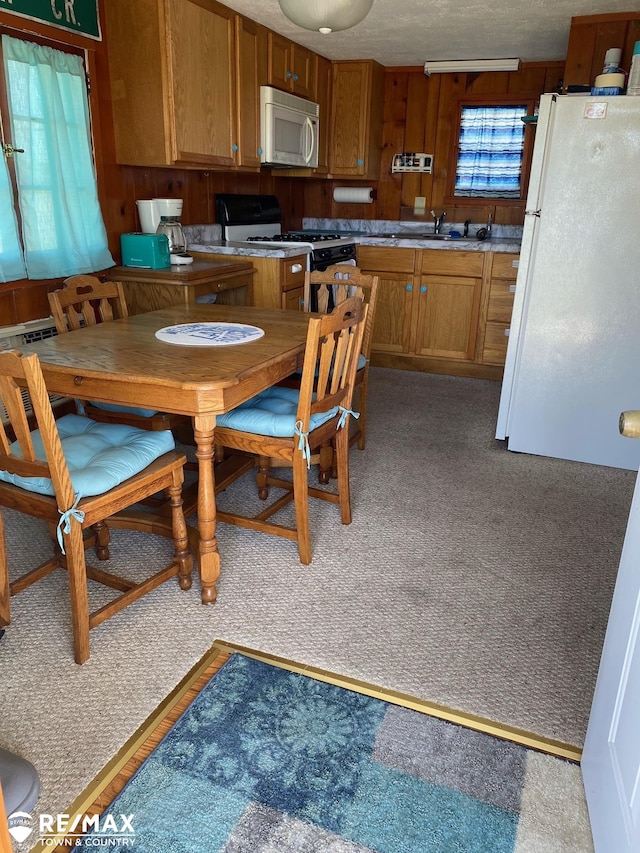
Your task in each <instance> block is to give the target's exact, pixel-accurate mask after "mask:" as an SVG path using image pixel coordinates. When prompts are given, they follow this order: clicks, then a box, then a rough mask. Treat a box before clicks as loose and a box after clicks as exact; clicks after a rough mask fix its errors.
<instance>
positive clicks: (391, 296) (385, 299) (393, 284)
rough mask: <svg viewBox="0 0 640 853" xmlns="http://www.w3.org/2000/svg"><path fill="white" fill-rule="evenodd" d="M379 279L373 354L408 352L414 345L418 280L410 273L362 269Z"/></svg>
mask: <svg viewBox="0 0 640 853" xmlns="http://www.w3.org/2000/svg"><path fill="white" fill-rule="evenodd" d="M362 272H363V273H368V274H370V275H371V274H374V275H377V276H378V301H377V304H376V316H375V320H374V324H373V340H372V344H371V350H372V352H392V353H406V352H409V351H410V344H411V316H412V312H413V308H412V306H413V304H414V278H413V276H412V275H407V274H406V273H396V272H378V271H375V270H364V269H363V270H362Z"/></svg>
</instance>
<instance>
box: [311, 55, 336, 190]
mask: <svg viewBox="0 0 640 853" xmlns="http://www.w3.org/2000/svg"><path fill="white" fill-rule="evenodd" d="M315 63H316V68H315V73H314V78H315V91H314V93H313V100H314V101H315V102H316V103H317V104H318V105H319V107H320V118H319V120H320V131H319V139H318V168H317V169H316V170H315V173H314V174H322V175H326V174H327V172H328V171H329V140H330V138H331V85H332V80H333V70H332V68H331V62H330V60H328V59H325V58H324V56H317V55H316V57H315Z"/></svg>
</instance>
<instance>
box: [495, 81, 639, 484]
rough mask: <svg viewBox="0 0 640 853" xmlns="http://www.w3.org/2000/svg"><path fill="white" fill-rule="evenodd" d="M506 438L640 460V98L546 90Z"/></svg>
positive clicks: (541, 450)
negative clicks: (625, 421)
mask: <svg viewBox="0 0 640 853" xmlns="http://www.w3.org/2000/svg"><path fill="white" fill-rule="evenodd" d="M526 132H527V133H535V134H536V138H535V142H534V150H533V159H532V164H531V177H530V183H529V192H528V196H527V206H526V213H525V221H524V228H523V235H522V237H523V239H522V249H521V254H520V264H519V268H518V276H517V281H516V292H515V297H514V307H513V316H512V321H511V328H510V333H509V343H508V347H507V358H506V363H505V371H504V380H503V385H502V393H501V397H500V406H499V411H498V423H497V429H496V438H498V439H506V440H507V442H508V445H507V446H508V448H509V450H513V451H519V452H521V453H533V454H537V455H541V456H550V457H555V458H559V459H572V460H576V461H579V462H590V463H593V464H597V465H608V466H611V467H614V468H627V469H631V470H637V469H638V467H639V465H640V441H633V440H631V439H629V438H625V437H623V436H621V435H620V434H619V431H618V419H619V416H620V413H621V412H622V411H624V410H625V409H638V408H640V97H632V96H617V97H598V96H588V97H584V96H582V97H581V96H571V95H564V96H562V95H543V96H542V98H541V100H540V112H539V116H538V123H537V127H536V129H535V130H533V129H528V130H527V131H526Z"/></svg>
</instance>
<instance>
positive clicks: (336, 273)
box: [259, 264, 378, 499]
mask: <svg viewBox="0 0 640 853" xmlns="http://www.w3.org/2000/svg"><path fill="white" fill-rule="evenodd" d="M350 296H357V297H358V298H360V299H363V300H364V301H365V302H366V303H367V305H368V311H367V321H366V324H365V329H364V334H363V336H362V351H361V354H360V358H359V359H358V369H357V371H356V382H355V388H356V392H357V396H356V403H355V404H354V406H355V410H356V411H357V412H358V414H359V418H358V419H355V418H353V419H352V429H351V431H350V436H349V446H352V445H353V444H355V443H356V442H357V444H358V447H359V449H360V450H364V447H365V444H366V440H367V396H368V393H369V359H370V356H371V341H372V336H373V323H374V317H375V310H376V302H377V299H378V276H377V275H365V274H363V273H362V272H360V270H359V269H358V267H353V266H347V265H346V264H345V265H341V264H337V265H334V266H331V267H328V268H327V269H326V270H325V271H324V272H319V271H316V272H307V273H306V274H305V279H304V309H305V311H314V312H319V313H322V314H326V313H327V312H328V311H330V310H331V309H332V308H333V307H334V306H335V305H339V304H340V303H341V302H344V300H345V299H348V298H349V297H350ZM280 384H281V385H285V386H287V387H290V388H296V387H299V385H300V374H299V373H298V374H295V375H294V376H289V377H288V378H287V379H285V380H283V382H281V383H280ZM354 424H355V429H354V428H353V425H354ZM311 461H312V463H313V464H314V465H318V466H319V472H318V480H319V482H320V483H323V484H326V483H328V482H329V478H330V476H332V477H334V478H335V476H336V460H335V453H334V452H331V449H330V448H323V449H321V452H319V453H317V454H315V455H314V456H313V457H312V459H311ZM261 464H262V465H263V468H262V473H261V475H260V474H259V482H260V480H262V481H264V479H265V476H267V472H268V468H281V467H283V463H282V461H281V460H278V459H272V460H271V461H270V462H269V463H268V465H266V461H265V460H264V459H263V460H261ZM267 496H268V491H267V490H265V489H264V488H262V490H261V497H262V498H263V499H264V498H266V497H267Z"/></svg>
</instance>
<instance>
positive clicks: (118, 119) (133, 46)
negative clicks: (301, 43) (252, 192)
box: [105, 0, 238, 167]
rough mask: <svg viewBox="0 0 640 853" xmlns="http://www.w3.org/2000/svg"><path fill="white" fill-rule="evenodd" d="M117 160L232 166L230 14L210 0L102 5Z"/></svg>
mask: <svg viewBox="0 0 640 853" xmlns="http://www.w3.org/2000/svg"><path fill="white" fill-rule="evenodd" d="M105 15H106V35H107V47H108V55H109V74H110V79H111V95H112V106H113V120H114V129H115V138H116V159H117V162H118V163H122V164H127V165H133V166H137V165H139V166H167V165H180V166H191V167H198V166H200V167H202V166H218V167H233V166H235V165H236V162H237V160H236V151H237V148H238V143H237V139H236V131H237V121H236V115H237V113H236V52H235V25H234V24H235V13H234V12H233V11H232V10H231V9H227V8H226V7H225V6H222V5H220V4H219V3H216V2H214V0H136V4H135V26H134V22H132V20H131V3H130V0H109V2H108V3H106V4H105Z"/></svg>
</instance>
